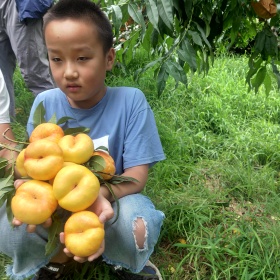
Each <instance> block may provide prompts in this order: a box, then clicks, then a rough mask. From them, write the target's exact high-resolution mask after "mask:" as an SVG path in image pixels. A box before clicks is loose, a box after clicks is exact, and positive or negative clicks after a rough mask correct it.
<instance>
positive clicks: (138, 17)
mask: <svg viewBox="0 0 280 280" xmlns="http://www.w3.org/2000/svg"><path fill="white" fill-rule="evenodd" d="M128 13H129V15H130V16H131V17H132V19H133V20H134V21H135V22H137V23H138V24H139V25H140V26H141V28H142V38H144V35H145V31H146V25H145V20H144V17H143V15H142V12H141V10H139V9H138V7H137V5H136V4H134V3H129V4H128Z"/></svg>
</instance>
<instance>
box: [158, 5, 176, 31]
mask: <svg viewBox="0 0 280 280" xmlns="http://www.w3.org/2000/svg"><path fill="white" fill-rule="evenodd" d="M157 7H158V13H159V17H160V18H161V19H162V21H163V22H164V23H165V25H166V26H167V27H168V29H169V30H170V31H173V11H172V1H170V0H158V1H157Z"/></svg>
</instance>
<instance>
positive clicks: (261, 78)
mask: <svg viewBox="0 0 280 280" xmlns="http://www.w3.org/2000/svg"><path fill="white" fill-rule="evenodd" d="M265 76H266V67H265V66H263V67H261V68H260V70H259V71H258V73H257V75H256V77H255V79H254V80H253V81H252V85H253V87H254V88H255V92H256V93H257V92H258V90H259V87H260V86H261V84H262V83H263V81H264V79H265Z"/></svg>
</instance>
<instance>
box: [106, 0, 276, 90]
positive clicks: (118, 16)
mask: <svg viewBox="0 0 280 280" xmlns="http://www.w3.org/2000/svg"><path fill="white" fill-rule="evenodd" d="M100 5H101V7H102V8H103V10H104V11H105V12H106V13H107V15H108V16H109V18H110V19H111V21H112V24H113V28H114V33H115V43H116V45H115V47H116V49H117V60H118V61H119V62H120V63H121V64H123V65H127V64H128V63H129V62H130V61H131V60H132V58H133V55H134V53H135V51H136V49H137V48H138V47H140V46H142V47H143V48H144V49H145V50H146V51H147V52H149V54H150V55H151V57H152V60H151V62H150V63H148V64H147V65H145V66H144V67H142V68H139V69H138V70H137V71H136V73H135V78H136V79H137V78H138V77H139V75H141V73H143V72H144V71H146V70H147V69H148V68H151V67H153V69H154V76H155V79H156V81H157V90H158V94H159V95H160V94H161V93H162V92H163V90H164V88H165V85H166V81H167V79H168V77H169V76H172V77H173V78H174V80H175V81H176V84H178V83H182V84H185V85H186V86H187V84H188V74H189V73H195V72H198V73H204V74H207V72H208V70H209V68H210V67H211V65H213V62H214V59H215V55H214V54H215V50H216V48H217V47H218V46H219V45H221V44H223V45H224V46H226V47H227V49H230V48H232V47H234V46H241V48H242V47H245V45H246V44H248V42H250V41H251V42H253V46H252V48H251V50H250V56H249V58H248V65H249V71H248V73H247V76H246V82H247V84H248V88H249V89H250V90H251V89H254V90H255V91H256V92H258V90H259V87H260V86H261V85H262V84H264V86H265V89H266V92H267V94H268V93H269V92H270V90H271V84H272V80H271V79H272V78H274V79H276V81H277V85H278V88H280V72H279V65H280V59H279V37H278V34H277V32H278V31H279V22H280V20H279V13H277V6H276V4H275V2H274V0H260V1H259V2H255V1H250V0H136V1H133V2H132V1H128V0H120V1H114V0H102V1H100Z"/></svg>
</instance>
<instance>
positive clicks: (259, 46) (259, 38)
mask: <svg viewBox="0 0 280 280" xmlns="http://www.w3.org/2000/svg"><path fill="white" fill-rule="evenodd" d="M264 44H265V32H264V31H263V30H262V31H261V32H259V33H258V34H257V35H256V37H255V45H254V49H255V51H256V53H261V52H262V50H263V48H264Z"/></svg>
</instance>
